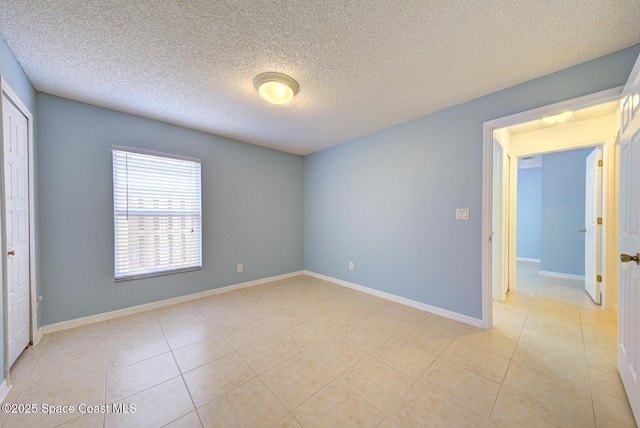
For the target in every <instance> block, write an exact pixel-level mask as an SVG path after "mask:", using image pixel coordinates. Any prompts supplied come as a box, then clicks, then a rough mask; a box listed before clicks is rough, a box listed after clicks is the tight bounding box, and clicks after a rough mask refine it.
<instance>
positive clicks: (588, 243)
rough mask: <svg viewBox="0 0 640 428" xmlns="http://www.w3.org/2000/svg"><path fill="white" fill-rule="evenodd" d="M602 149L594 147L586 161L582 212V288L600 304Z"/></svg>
mask: <svg viewBox="0 0 640 428" xmlns="http://www.w3.org/2000/svg"><path fill="white" fill-rule="evenodd" d="M600 165H602V147H596V148H595V149H593V151H592V152H591V154H589V156H587V160H586V174H585V175H586V176H585V210H584V229H585V236H584V287H585V290H586V291H587V293H589V296H591V298H592V299H593V301H594V302H595V303H597V304H600V297H601V294H600V285H601V282H599V281H597V277H598V275H601V251H600V245H601V237H602V230H601V229H602V227H601V225H599V224H598V218H601V217H602V167H601V166H600Z"/></svg>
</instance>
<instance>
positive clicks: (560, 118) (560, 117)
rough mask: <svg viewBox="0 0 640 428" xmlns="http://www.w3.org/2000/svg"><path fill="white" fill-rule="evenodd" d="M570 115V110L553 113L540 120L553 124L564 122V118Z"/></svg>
mask: <svg viewBox="0 0 640 428" xmlns="http://www.w3.org/2000/svg"><path fill="white" fill-rule="evenodd" d="M572 115H573V112H572V111H565V112H564V113H560V114H554V115H553V116H547V117H543V118H542V121H543V122H544V123H548V124H550V125H553V124H556V123H562V122H564V121H565V120H567V119H569V118H570V117H571V116H572Z"/></svg>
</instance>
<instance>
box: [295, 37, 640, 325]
mask: <svg viewBox="0 0 640 428" xmlns="http://www.w3.org/2000/svg"><path fill="white" fill-rule="evenodd" d="M639 52H640V45H638V46H635V47H633V48H629V49H626V50H624V51H621V52H618V53H615V54H612V55H609V56H607V57H604V58H600V59H597V60H595V61H591V62H588V63H585V64H582V65H579V66H576V67H573V68H570V69H567V70H563V71H560V72H558V73H555V74H552V75H549V76H546V77H543V78H540V79H536V80H533V81H530V82H527V83H524V84H521V85H518V86H515V87H513V88H509V89H506V90H504V91H500V92H497V93H494V94H491V95H488V96H485V97H482V98H479V99H477V100H474V101H471V102H468V103H465V104H462V105H458V106H456V107H452V108H450V109H447V110H444V111H441V112H438V113H435V114H431V115H428V116H425V117H422V118H419V119H416V120H413V121H410V122H408V123H405V124H402V125H399V126H396V127H393V128H389V129H386V130H383V131H380V132H377V133H374V134H372V135H369V136H366V137H362V138H359V139H356V140H354V141H351V142H348V143H345V144H341V145H339V146H336V147H333V148H330V149H327V150H324V151H321V152H318V153H315V154H312V155H310V156H307V157H305V190H304V201H305V223H304V226H305V229H304V233H305V246H304V249H305V253H304V257H305V268H306V269H308V270H310V271H313V272H317V273H320V274H323V275H328V276H330V277H334V278H338V279H341V280H345V281H350V282H353V283H356V284H360V285H364V286H367V287H371V288H373V289H377V290H381V291H384V292H388V293H392V294H395V295H398V296H402V297H406V298H409V299H413V300H416V301H419V302H423V303H426V304H429V305H433V306H437V307H439V308H443V309H446V310H449V311H453V312H457V313H460V314H463V315H467V316H469V317H473V318H481V317H482V297H481V294H482V286H481V278H482V270H481V251H482V250H481V248H482V242H481V229H482V219H481V209H482V177H483V175H482V135H483V134H482V126H483V123H484V122H485V121H487V120H491V119H495V118H498V117H502V116H506V115H510V114H513V113H516V112H520V111H523V110H528V109H532V108H535V107H540V106H543V105H547V104H551V103H555V102H559V101H562V100H566V99H570V98H574V97H578V96H582V95H586V94H589V93H593V92H597V91H601V90H604V89H608V88H612V87H615V86H619V85H622V84H624V83H625V81H626V79H627V77H628V75H629V72H630V71H631V68H632V67H633V64H634V62H635V60H636V57H637V56H638V53H639ZM478 66H483V65H482V64H479V65H478ZM456 208H470V210H471V218H470V220H469V221H456V220H455V209H456ZM349 261H353V262H355V270H354V271H349V270H348V262H349Z"/></svg>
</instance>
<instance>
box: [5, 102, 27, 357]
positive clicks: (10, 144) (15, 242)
mask: <svg viewBox="0 0 640 428" xmlns="http://www.w3.org/2000/svg"><path fill="white" fill-rule="evenodd" d="M2 116H3V118H2V119H3V142H4V183H5V187H4V193H5V221H6V229H5V240H6V241H5V242H6V250H7V254H6V255H5V256H6V258H5V263H6V264H5V266H6V272H7V347H8V366H9V367H11V365H12V364H13V363H14V362H15V360H16V359H17V358H18V356H19V355H20V354H21V353H22V351H23V350H24V348H25V347H26V346H27V345H28V344H29V340H30V331H29V327H30V319H31V316H30V301H29V294H30V280H29V277H30V262H29V256H30V254H29V252H30V251H29V242H30V238H29V174H28V167H29V154H28V147H29V145H28V119H27V117H25V116H24V114H22V112H21V111H20V110H19V109H18V108H17V107H16V106H15V105H14V104H13V103H12V102H11V101H10V100H9V99H8V98H7V97H6V96H4V95H3V97H2Z"/></svg>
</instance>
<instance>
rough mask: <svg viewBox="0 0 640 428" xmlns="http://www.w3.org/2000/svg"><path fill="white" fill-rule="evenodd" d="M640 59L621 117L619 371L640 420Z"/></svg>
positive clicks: (625, 93)
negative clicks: (639, 377)
mask: <svg viewBox="0 0 640 428" xmlns="http://www.w3.org/2000/svg"><path fill="white" fill-rule="evenodd" d="M639 105H640V58H639V59H638V60H637V61H636V64H635V66H634V67H633V70H632V71H631V76H630V77H629V80H628V81H627V84H626V86H625V87H624V90H623V92H622V100H621V104H620V106H621V112H620V114H621V117H620V132H621V136H620V235H619V245H620V253H621V254H620V259H621V263H620V275H619V281H620V285H619V289H618V293H619V294H618V299H619V300H618V370H620V377H621V378H622V383H623V384H624V388H625V390H626V391H627V397H628V398H629V403H630V404H631V409H632V410H633V414H634V416H635V418H636V421H640V379H638V376H639V374H640V373H638V371H639V370H640V349H639V347H640V265H638V263H639V261H638V258H639V257H640V255H639V254H638V253H640V215H638V211H640V206H639V204H640V198H639V197H638V194H639V193H640V108H639Z"/></svg>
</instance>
